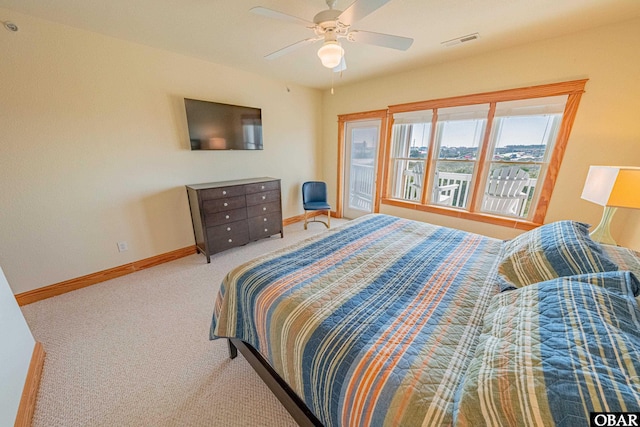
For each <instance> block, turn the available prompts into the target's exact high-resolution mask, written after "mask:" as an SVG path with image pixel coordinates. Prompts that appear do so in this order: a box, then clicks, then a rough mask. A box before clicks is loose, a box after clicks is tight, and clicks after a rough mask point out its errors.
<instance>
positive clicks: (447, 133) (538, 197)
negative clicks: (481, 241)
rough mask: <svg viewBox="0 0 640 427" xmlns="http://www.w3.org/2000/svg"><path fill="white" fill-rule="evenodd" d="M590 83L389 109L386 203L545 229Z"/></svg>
mask: <svg viewBox="0 0 640 427" xmlns="http://www.w3.org/2000/svg"><path fill="white" fill-rule="evenodd" d="M585 84H586V80H580V81H574V82H565V83H557V84H551V85H544V86H536V87H531V88H523V89H513V90H507V91H500V92H492V93H485V94H477V95H470V96H463V97H455V98H448V99H441V100H434V101H425V102H420V103H412V104H404V105H397V106H392V107H389V112H390V113H391V115H390V118H391V120H390V124H391V125H392V127H391V136H390V140H389V141H388V149H387V151H386V152H387V153H389V154H388V162H387V174H386V176H385V178H386V180H385V188H386V192H385V194H386V197H384V198H383V200H382V203H386V204H391V205H397V206H402V207H409V208H413V209H419V210H424V211H430V212H436V213H443V214H446V215H455V216H458V217H463V218H468V219H476V220H480V221H485V222H491V223H497V224H500V225H513V226H516V227H518V228H523V229H528V228H532V227H533V226H535V225H537V224H541V223H542V222H543V220H544V215H545V214H546V207H547V205H548V202H549V199H550V196H551V191H552V190H553V184H554V183H555V178H556V175H557V171H558V168H559V165H560V162H561V160H562V155H563V154H564V149H565V146H566V142H567V139H568V137H569V130H570V129H571V125H572V123H573V119H574V117H575V114H576V110H577V106H578V103H579V99H580V96H581V94H582V92H583V90H584V85H585Z"/></svg>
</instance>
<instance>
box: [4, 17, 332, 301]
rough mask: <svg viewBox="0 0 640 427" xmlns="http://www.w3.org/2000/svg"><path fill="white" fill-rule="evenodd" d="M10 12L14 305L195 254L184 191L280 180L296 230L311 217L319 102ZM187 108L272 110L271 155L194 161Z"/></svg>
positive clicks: (9, 270) (7, 181) (302, 91)
mask: <svg viewBox="0 0 640 427" xmlns="http://www.w3.org/2000/svg"><path fill="white" fill-rule="evenodd" d="M0 12H1V14H0V15H1V16H2V18H3V20H10V21H14V22H17V23H19V25H20V31H19V32H18V33H11V32H9V31H0V52H2V64H1V65H0V87H1V89H2V90H1V100H0V130H1V132H0V150H1V155H0V186H1V191H0V206H1V213H0V218H1V219H0V236H1V237H0V265H2V266H3V268H4V270H5V273H6V275H7V278H8V279H9V282H10V283H11V285H12V288H13V291H14V293H21V292H25V291H28V290H31V289H35V288H39V287H42V286H46V285H50V284H53V283H57V282H60V281H64V280H67V279H71V278H75V277H79V276H82V275H85V274H89V273H93V272H96V271H100V270H104V269H107V268H111V267H115V266H119V265H123V264H126V263H128V262H132V261H136V260H140V259H143V258H146V257H150V256H154V255H158V254H161V253H165V252H168V251H172V250H175V249H179V248H183V247H187V246H190V245H193V244H194V239H193V231H192V228H191V220H190V216H189V207H188V204H187V196H186V191H185V188H184V185H185V184H194V183H201V182H210V181H218V180H228V179H236V178H246V177H256V176H273V177H277V178H281V179H282V193H283V209H284V217H291V216H295V215H298V214H300V213H302V208H301V202H300V200H299V193H300V184H301V182H302V181H303V180H306V179H309V178H312V179H313V178H318V177H319V176H320V173H321V172H320V161H319V160H317V159H319V155H320V152H321V151H320V149H321V147H320V145H319V142H318V141H319V140H320V132H321V122H320V119H319V117H320V113H321V101H322V95H321V93H320V92H319V91H316V90H311V89H308V88H303V87H298V86H291V85H290V88H291V91H290V92H287V90H286V85H285V83H282V82H278V81H273V80H268V79H265V78H262V77H261V76H259V75H255V74H251V73H247V72H243V71H239V70H237V69H233V68H229V67H225V66H221V65H217V64H212V63H209V62H205V61H201V60H198V59H194V58H191V57H186V56H181V55H177V54H173V53H169V52H166V51H161V50H157V49H152V48H148V47H145V46H140V45H136V44H132V43H128V42H124V41H121V40H117V39H113V38H109V37H104V36H101V35H98V34H94V33H90V32H86V31H82V30H78V29H74V28H70V27H67V26H63V25H58V24H54V23H51V22H48V21H43V20H39V19H35V18H32V17H29V16H25V15H21V14H18V13H15V12H12V11H9V10H4V9H0ZM182 97H192V98H198V99H205V100H212V101H220V102H227V103H232V104H241V105H249V106H255V107H261V108H262V111H263V128H264V146H265V148H264V150H263V151H255V152H246V151H233V152H192V151H190V149H189V142H188V138H187V133H186V123H185V117H184V106H183V104H182ZM118 241H127V242H128V244H129V251H127V252H122V253H119V252H118V251H117V246H116V242H118ZM203 262H204V258H203Z"/></svg>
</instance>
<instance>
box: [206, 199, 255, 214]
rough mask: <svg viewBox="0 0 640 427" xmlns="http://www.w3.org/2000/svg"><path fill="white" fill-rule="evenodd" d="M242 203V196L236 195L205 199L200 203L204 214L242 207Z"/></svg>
mask: <svg viewBox="0 0 640 427" xmlns="http://www.w3.org/2000/svg"><path fill="white" fill-rule="evenodd" d="M244 205H245V202H244V196H237V197H228V198H224V199H212V200H206V201H204V202H203V203H202V209H203V210H204V213H205V215H207V214H211V213H216V212H222V211H230V210H233V209H238V208H243V207H244Z"/></svg>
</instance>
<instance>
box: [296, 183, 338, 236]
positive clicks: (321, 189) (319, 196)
mask: <svg viewBox="0 0 640 427" xmlns="http://www.w3.org/2000/svg"><path fill="white" fill-rule="evenodd" d="M302 207H303V208H304V229H305V230H306V229H307V223H308V221H307V211H327V222H324V221H316V219H315V218H316V216H314V217H313V221H312V222H321V223H323V224H324V225H325V226H326V227H327V228H331V206H330V205H329V203H328V202H327V184H326V183H324V182H321V181H308V182H305V183H304V184H302Z"/></svg>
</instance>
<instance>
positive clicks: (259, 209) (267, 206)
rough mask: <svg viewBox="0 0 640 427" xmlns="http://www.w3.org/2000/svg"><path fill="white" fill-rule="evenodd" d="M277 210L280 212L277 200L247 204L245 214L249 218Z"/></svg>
mask: <svg viewBox="0 0 640 427" xmlns="http://www.w3.org/2000/svg"><path fill="white" fill-rule="evenodd" d="M277 212H280V202H279V201H277V202H271V203H262V204H259V205H253V206H247V216H248V217H249V218H252V217H254V216H260V215H266V214H270V213H277Z"/></svg>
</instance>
